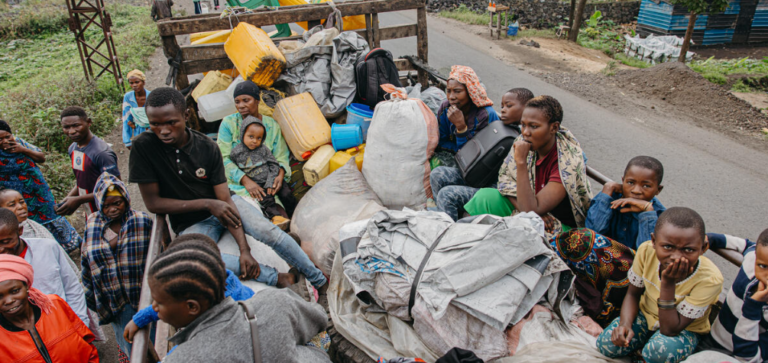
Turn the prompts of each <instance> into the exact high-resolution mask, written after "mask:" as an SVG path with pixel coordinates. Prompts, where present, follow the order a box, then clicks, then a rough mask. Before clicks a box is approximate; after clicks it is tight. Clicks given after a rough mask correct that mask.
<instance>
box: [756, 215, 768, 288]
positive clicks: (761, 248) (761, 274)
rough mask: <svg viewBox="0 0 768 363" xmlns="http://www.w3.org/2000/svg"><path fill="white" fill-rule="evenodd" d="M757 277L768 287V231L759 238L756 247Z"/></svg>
mask: <svg viewBox="0 0 768 363" xmlns="http://www.w3.org/2000/svg"><path fill="white" fill-rule="evenodd" d="M755 277H756V278H757V279H758V280H760V282H762V283H763V284H765V285H766V286H768V229H765V230H764V231H763V232H762V233H760V236H758V237H757V245H756V246H755Z"/></svg>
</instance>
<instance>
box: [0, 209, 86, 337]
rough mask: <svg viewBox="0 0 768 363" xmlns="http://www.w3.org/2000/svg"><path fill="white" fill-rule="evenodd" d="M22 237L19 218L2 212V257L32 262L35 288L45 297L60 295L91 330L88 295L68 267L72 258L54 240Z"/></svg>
mask: <svg viewBox="0 0 768 363" xmlns="http://www.w3.org/2000/svg"><path fill="white" fill-rule="evenodd" d="M22 233H24V229H23V228H22V227H20V226H19V220H18V219H17V218H16V214H14V213H13V212H11V211H10V210H8V209H5V208H0V254H10V255H14V256H19V257H21V258H23V259H25V260H26V261H27V262H29V264H30V265H32V268H33V269H34V270H35V288H37V289H39V290H40V291H42V292H43V294H46V295H50V294H56V295H59V297H61V298H62V299H64V301H66V302H67V303H68V304H69V306H70V307H71V308H72V310H73V311H74V312H75V314H77V316H78V317H80V320H82V321H83V323H84V324H85V326H88V324H90V319H88V308H87V307H86V304H85V292H83V286H82V285H80V280H79V279H78V278H77V274H76V273H75V270H73V269H72V267H71V266H70V265H69V262H68V260H69V256H67V254H66V252H64V250H63V249H62V248H61V246H59V243H58V242H56V241H54V240H52V239H43V238H21V235H22Z"/></svg>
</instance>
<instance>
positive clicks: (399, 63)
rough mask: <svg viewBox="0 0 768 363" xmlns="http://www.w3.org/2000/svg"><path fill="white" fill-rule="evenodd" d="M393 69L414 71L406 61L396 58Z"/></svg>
mask: <svg viewBox="0 0 768 363" xmlns="http://www.w3.org/2000/svg"><path fill="white" fill-rule="evenodd" d="M395 67H397V70H398V71H414V70H415V69H414V68H413V65H411V62H410V61H408V60H407V59H403V58H398V59H395Z"/></svg>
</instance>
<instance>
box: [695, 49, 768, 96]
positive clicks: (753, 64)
mask: <svg viewBox="0 0 768 363" xmlns="http://www.w3.org/2000/svg"><path fill="white" fill-rule="evenodd" d="M688 66H689V67H691V69H693V70H694V71H696V72H698V73H700V74H701V75H702V77H704V78H706V79H707V80H708V81H710V82H712V83H716V84H720V85H724V84H726V83H728V76H729V75H733V74H738V75H744V76H746V77H748V78H750V79H760V78H765V77H767V76H768V57H765V58H763V59H749V58H741V59H714V57H711V58H709V59H707V60H694V61H692V62H691V63H690V64H688ZM748 83H753V82H751V81H750V82H748ZM754 83H758V84H759V82H754ZM764 88H765V87H762V86H758V87H757V88H754V85H751V84H747V83H744V81H742V80H738V81H736V83H734V84H733V86H732V87H731V90H733V91H735V92H752V91H756V90H764Z"/></svg>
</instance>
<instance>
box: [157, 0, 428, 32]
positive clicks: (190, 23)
mask: <svg viewBox="0 0 768 363" xmlns="http://www.w3.org/2000/svg"><path fill="white" fill-rule="evenodd" d="M424 6H425V3H424V0H367V1H359V2H357V1H355V2H341V3H337V4H336V8H338V9H339V10H340V11H341V13H342V14H344V16H354V15H363V14H370V13H374V12H379V13H385V12H391V11H400V10H411V9H419V8H420V9H425V8H424ZM424 11H426V10H424ZM330 13H331V7H330V5H328V4H327V3H323V4H312V5H306V6H305V5H300V6H286V7H279V8H277V9H275V10H264V11H256V12H254V13H252V14H241V15H238V16H237V17H234V16H232V17H231V20H232V24H231V25H230V19H229V18H224V19H221V18H219V15H218V14H211V15H206V16H194V17H184V18H169V19H163V20H159V21H158V22H157V29H158V31H159V33H160V36H169V35H183V34H191V33H197V32H203V31H212V30H224V29H231V26H234V25H236V24H237V23H238V22H246V23H250V24H253V25H256V26H265V25H274V24H285V23H295V22H301V21H310V20H320V19H325V18H326V17H327V16H328V14H330ZM425 14H426V12H425ZM425 20H426V19H425ZM424 25H425V26H426V21H425V23H424ZM425 31H426V30H425Z"/></svg>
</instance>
